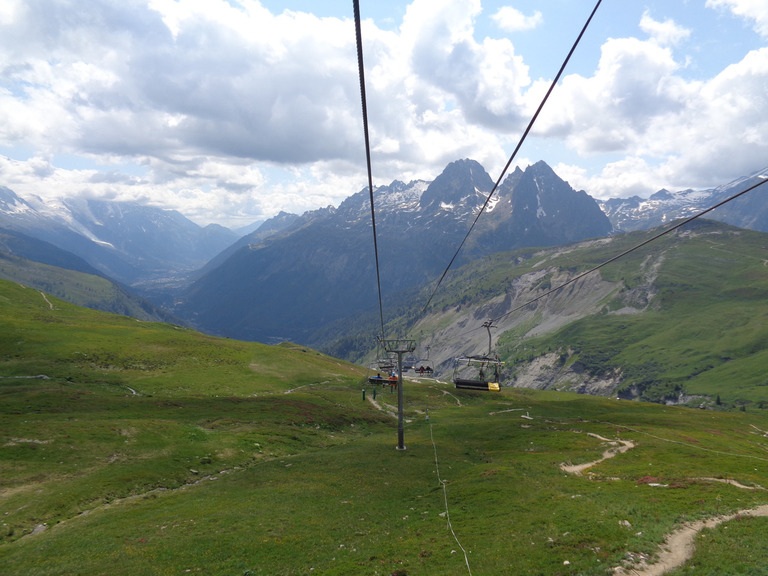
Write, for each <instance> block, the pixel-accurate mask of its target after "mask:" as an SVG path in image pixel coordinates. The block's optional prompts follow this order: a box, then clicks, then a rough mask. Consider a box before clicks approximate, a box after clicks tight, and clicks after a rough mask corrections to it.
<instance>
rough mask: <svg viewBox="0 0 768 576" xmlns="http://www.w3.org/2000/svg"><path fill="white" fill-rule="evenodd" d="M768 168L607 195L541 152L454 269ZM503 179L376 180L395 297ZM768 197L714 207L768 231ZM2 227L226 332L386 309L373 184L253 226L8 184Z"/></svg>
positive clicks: (563, 238)
mask: <svg viewBox="0 0 768 576" xmlns="http://www.w3.org/2000/svg"><path fill="white" fill-rule="evenodd" d="M766 173H768V170H766V171H762V172H758V173H755V174H753V175H750V176H747V177H745V178H742V179H739V180H737V181H734V182H732V183H730V184H728V185H725V186H721V187H718V188H713V189H711V190H704V191H693V190H683V191H680V192H674V193H673V192H669V191H666V190H661V191H659V192H657V193H656V194H654V195H653V196H651V197H650V198H648V199H646V200H644V199H640V198H638V197H634V198H629V199H612V200H607V201H601V202H598V201H596V200H595V199H593V198H592V197H590V196H589V195H588V194H587V193H586V192H585V191H577V190H574V189H573V188H572V187H571V186H570V185H569V184H568V183H567V182H565V181H563V180H562V179H561V178H560V177H558V176H557V174H555V172H554V171H553V170H552V169H551V168H550V167H549V166H548V165H547V164H546V163H544V162H537V163H536V164H534V165H532V166H529V167H528V168H527V169H525V170H521V169H519V168H518V169H516V170H515V171H514V172H512V173H511V174H509V175H508V176H507V177H506V179H505V180H504V181H503V182H502V183H501V184H500V186H499V187H498V190H497V191H496V193H495V195H494V197H493V198H492V200H491V201H490V202H489V203H488V206H487V209H486V212H485V214H483V216H482V217H481V218H479V219H478V220H477V225H476V226H475V228H474V230H473V231H472V234H471V235H469V236H468V237H467V240H466V243H465V244H464V245H463V248H462V249H461V251H460V252H459V253H458V257H457V258H456V261H455V263H454V267H459V266H461V265H464V264H466V263H469V262H472V261H473V260H474V259H477V258H481V257H484V256H487V255H489V254H493V253H496V252H503V251H510V250H515V249H518V248H523V247H531V246H539V247H546V246H558V245H562V244H567V243H572V242H577V241H580V240H585V239H589V238H598V237H605V236H608V235H610V234H616V233H621V232H628V231H632V230H638V229H645V228H649V227H652V226H656V225H659V224H663V223H665V222H668V221H670V220H672V219H675V218H680V217H684V216H688V215H691V214H693V213H696V212H698V211H700V210H702V209H704V208H707V207H709V206H711V205H713V204H715V203H717V202H718V201H720V200H721V199H722V198H725V197H728V196H729V195H731V194H733V193H734V191H737V190H739V189H743V188H744V187H745V186H748V185H749V184H750V183H753V182H755V181H757V180H758V179H759V178H760V177H761V175H764V174H766ZM492 188H493V180H492V179H491V178H490V176H489V175H488V173H487V172H486V171H485V169H484V168H483V167H482V166H481V165H480V164H479V163H477V162H476V161H473V160H469V159H465V160H459V161H456V162H452V163H450V164H449V165H448V166H447V167H446V168H445V169H444V170H443V172H442V173H441V174H440V175H438V176H437V177H436V178H435V179H434V180H433V181H431V182H429V181H423V180H416V181H411V182H408V183H405V182H401V181H397V180H396V181H393V182H392V183H391V184H389V185H387V186H379V187H376V188H375V189H374V207H375V211H376V225H377V230H376V232H377V242H378V248H379V261H378V262H379V271H378V274H379V277H380V279H381V291H382V295H383V297H384V299H385V302H389V303H392V302H395V301H397V299H398V298H402V297H403V294H405V293H406V291H411V290H414V289H417V288H418V287H420V286H424V285H428V284H429V283H434V282H435V281H436V279H437V278H438V277H439V276H440V274H441V273H442V272H443V271H444V269H445V267H446V265H447V264H448V262H450V261H451V259H452V258H453V256H454V254H455V253H456V250H457V248H458V247H459V245H461V243H462V241H463V240H464V238H465V236H466V235H467V232H468V231H469V229H470V226H471V225H472V223H473V221H474V220H475V217H476V216H477V214H478V211H479V210H480V208H481V206H482V205H483V204H484V203H485V201H486V198H487V196H488V194H489V192H490V191H491V189H492ZM761 200H762V196H761V194H760V193H759V192H756V193H753V194H751V195H747V196H744V197H742V198H740V199H738V200H736V201H734V202H733V203H730V204H728V205H726V206H724V207H722V208H720V209H718V210H717V211H715V212H713V213H712V214H710V215H709V216H711V217H713V218H718V219H722V220H723V221H726V222H728V223H730V224H733V225H736V226H741V227H747V228H753V229H756V230H768V212H766V210H767V209H766V208H765V206H764V204H766V203H764V202H762V201H761ZM0 231H4V232H5V237H6V238H10V237H11V236H13V237H14V238H15V239H16V240H15V243H14V245H13V247H12V248H9V246H10V244H9V242H7V241H6V243H5V246H4V247H0V252H1V251H3V250H4V251H5V252H6V253H8V252H9V250H10V253H12V254H13V255H15V256H17V257H23V258H27V259H29V260H33V261H39V262H44V263H46V264H51V265H55V266H61V267H64V268H73V269H78V270H84V271H85V270H86V268H87V270H88V272H89V273H95V274H97V275H101V276H103V277H107V278H111V279H114V280H115V281H116V282H117V283H118V284H121V285H125V286H127V287H128V288H129V289H130V290H131V291H133V292H135V293H137V294H139V295H140V296H143V297H145V298H147V299H149V300H150V301H151V302H153V303H154V304H155V305H159V306H162V307H163V308H164V309H165V311H166V312H167V313H169V314H173V315H175V317H176V318H177V319H179V322H188V323H190V324H192V325H193V326H195V327H197V328H199V329H200V330H202V331H205V332H208V333H212V334H217V335H224V336H230V337H234V338H240V339H247V340H258V341H263V342H277V341H282V340H292V341H296V342H300V343H309V344H311V345H316V346H319V347H321V348H322V346H323V344H324V343H325V342H327V341H328V339H329V335H328V333H327V330H328V327H329V326H336V327H337V326H344V325H345V323H346V324H349V323H355V322H357V321H359V319H360V318H361V317H362V316H364V315H371V314H373V315H374V316H375V315H376V307H377V306H376V303H377V291H378V288H377V285H376V278H377V271H376V260H375V258H374V252H373V235H372V227H371V207H370V200H369V193H368V190H367V188H365V189H362V190H360V191H359V192H357V193H356V194H353V195H352V196H350V197H349V198H347V199H346V200H344V201H343V202H342V203H341V204H340V205H339V206H338V207H337V208H336V207H332V206H329V207H326V208H321V209H318V210H313V211H309V212H306V213H304V214H302V215H295V214H287V213H280V214H279V215H278V216H276V217H274V218H272V219H270V220H268V221H266V222H264V223H263V224H262V225H261V226H259V227H258V228H257V229H256V230H255V231H254V232H251V233H249V234H247V235H245V236H242V237H239V236H238V234H237V233H236V232H233V231H231V230H228V229H226V228H223V227H221V226H216V225H211V226H207V227H200V226H198V225H197V224H195V223H193V222H191V221H189V220H188V219H186V218H185V217H184V216H182V215H181V214H180V213H178V212H176V211H172V210H163V209H160V208H156V207H150V206H142V205H139V204H136V203H128V202H110V201H105V200H96V199H77V200H74V199H65V200H60V201H56V202H53V203H52V202H44V201H43V200H41V199H40V198H36V197H35V198H26V199H22V198H21V197H19V196H18V195H16V194H15V193H14V192H13V191H12V190H10V189H8V188H2V187H0ZM19 238H24V239H25V240H24V242H23V243H22V242H20V241H19ZM36 242H43V243H46V244H35V243H36ZM52 246H55V247H56V250H54V249H52ZM409 293H410V292H409Z"/></svg>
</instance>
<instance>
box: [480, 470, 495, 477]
mask: <svg viewBox="0 0 768 576" xmlns="http://www.w3.org/2000/svg"><path fill="white" fill-rule="evenodd" d="M498 473H499V471H498V470H486V471H485V472H481V473H480V476H495V475H496V474H498Z"/></svg>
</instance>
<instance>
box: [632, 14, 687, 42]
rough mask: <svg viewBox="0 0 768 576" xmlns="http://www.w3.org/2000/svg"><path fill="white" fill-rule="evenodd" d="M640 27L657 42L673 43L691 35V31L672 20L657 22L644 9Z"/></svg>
mask: <svg viewBox="0 0 768 576" xmlns="http://www.w3.org/2000/svg"><path fill="white" fill-rule="evenodd" d="M640 29H641V30H642V31H643V32H645V33H646V34H648V35H649V36H650V37H651V38H653V39H654V40H656V41H657V42H658V43H659V44H670V45H675V44H678V43H680V42H681V41H682V40H685V39H686V38H688V37H689V36H690V35H691V31H690V30H688V29H687V28H683V27H682V26H678V25H677V24H675V22H674V21H673V20H665V21H664V22H658V21H656V20H654V19H653V18H651V15H650V14H649V13H648V11H647V10H646V11H645V12H644V13H643V17H642V19H641V20H640Z"/></svg>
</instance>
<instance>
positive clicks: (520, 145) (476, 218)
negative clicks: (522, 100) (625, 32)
mask: <svg viewBox="0 0 768 576" xmlns="http://www.w3.org/2000/svg"><path fill="white" fill-rule="evenodd" d="M601 3H602V0H597V3H596V4H595V7H594V8H593V9H592V13H591V14H590V15H589V18H587V21H586V22H585V23H584V26H583V28H582V29H581V32H580V33H579V35H578V37H577V38H576V41H575V42H574V43H573V46H571V49H570V51H569V52H568V55H567V56H566V57H565V60H563V63H562V65H561V66H560V70H558V72H557V75H555V78H554V79H553V80H552V83H551V84H550V85H549V89H548V90H547V93H546V94H545V95H544V98H542V100H541V102H540V103H539V107H538V108H537V109H536V112H535V113H534V114H533V116H532V117H531V120H530V122H529V123H528V126H527V127H526V129H525V131H524V132H523V135H522V136H521V137H520V140H519V141H518V143H517V146H515V149H514V151H513V152H512V155H511V156H510V157H509V160H507V164H506V165H505V166H504V169H503V170H502V171H501V174H500V175H499V177H498V179H497V180H496V183H495V184H494V185H493V188H492V189H491V192H490V193H489V194H488V197H487V198H486V199H485V203H484V204H483V206H482V207H481V208H480V211H479V212H478V213H477V216H475V220H474V221H473V222H472V225H471V226H470V227H469V230H468V231H467V234H466V235H465V236H464V239H463V240H462V241H461V243H460V244H459V247H458V248H457V249H456V253H455V254H454V255H453V258H451V261H450V262H448V266H446V267H445V270H444V271H443V274H442V275H441V276H440V279H439V280H438V281H437V285H436V286H435V289H434V290H433V291H432V294H431V295H430V297H429V299H428V300H427V303H426V304H425V305H424V309H423V310H422V311H421V313H422V314H424V313H425V312H426V311H427V308H429V305H430V304H431V303H432V299H433V298H434V297H435V293H436V292H437V290H438V289H439V288H440V285H441V284H442V283H443V280H444V279H445V276H446V274H448V271H449V270H450V269H451V266H453V263H454V261H455V260H456V258H457V257H458V256H459V253H460V252H461V249H462V248H463V247H464V244H465V243H466V242H467V239H468V238H469V235H470V234H472V231H473V230H474V228H475V224H477V221H478V220H479V218H480V216H481V215H482V214H483V213H484V212H485V209H486V208H487V207H488V204H489V203H490V201H491V198H493V195H494V194H495V193H496V189H497V188H498V187H499V185H500V184H501V181H502V179H503V178H504V175H505V174H506V173H507V171H508V170H509V167H510V165H511V164H512V161H513V160H514V159H515V157H516V156H517V153H518V152H519V150H520V148H521V147H522V145H523V142H525V139H526V138H527V137H528V134H529V133H530V131H531V129H532V128H533V125H534V123H535V122H536V120H537V118H538V117H539V114H540V113H541V111H542V109H543V108H544V105H545V104H546V103H547V100H548V99H549V96H550V94H552V91H553V90H554V89H555V86H556V85H557V83H558V81H559V80H560V77H561V76H562V75H563V72H564V71H565V67H566V66H567V65H568V62H569V61H570V59H571V56H573V53H574V52H575V51H576V47H577V46H578V45H579V42H581V39H582V37H583V36H584V33H585V32H586V31H587V27H588V26H589V24H590V22H592V18H593V17H594V15H595V13H596V12H597V9H598V8H599V7H600V4H601Z"/></svg>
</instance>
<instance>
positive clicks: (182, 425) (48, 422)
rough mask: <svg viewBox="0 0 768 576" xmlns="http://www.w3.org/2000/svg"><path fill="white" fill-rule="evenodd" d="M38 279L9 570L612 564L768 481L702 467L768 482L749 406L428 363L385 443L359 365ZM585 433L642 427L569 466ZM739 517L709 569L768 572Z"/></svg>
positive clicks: (14, 322)
mask: <svg viewBox="0 0 768 576" xmlns="http://www.w3.org/2000/svg"><path fill="white" fill-rule="evenodd" d="M49 300H50V302H52V303H53V304H54V309H53V310H51V309H50V307H49V306H48V304H47V303H46V301H45V300H44V299H43V298H42V296H41V295H40V293H39V292H37V291H34V290H29V289H24V288H21V287H19V286H17V285H13V284H7V283H0V327H1V328H2V330H0V334H2V335H3V336H2V338H3V340H2V344H0V346H1V347H0V350H2V352H0V376H2V378H0V470H2V474H0V519H1V521H2V526H1V527H0V528H1V531H0V566H3V570H2V571H3V573H7V574H39V575H53V574H126V575H127V574H131V575H136V574H140V575H142V574H179V573H187V571H189V573H201V574H232V575H236V576H240V575H244V574H264V575H268V574H269V575H272V574H310V573H316V574H382V575H389V574H393V573H399V574H408V575H416V574H424V575H427V574H429V575H435V574H460V573H463V572H464V571H465V570H466V564H465V559H464V553H463V551H462V548H461V547H463V548H464V549H465V550H466V551H467V559H468V563H469V565H470V566H471V570H472V572H473V573H476V574H521V575H524V574H531V575H533V574H553V575H554V574H560V575H566V574H567V575H576V574H584V575H602V574H608V573H610V572H609V570H610V568H611V567H613V566H617V565H619V564H620V563H621V562H622V561H624V560H628V559H631V558H638V557H640V555H641V554H646V555H652V554H653V553H654V552H655V550H656V549H657V546H658V544H659V543H660V542H661V541H662V540H663V537H664V535H665V534H666V533H668V532H669V531H670V530H672V528H673V527H675V526H676V525H678V523H679V522H681V521H684V520H687V519H695V518H700V517H708V516H712V515H716V514H719V513H725V512H732V511H735V510H741V509H746V508H750V507H752V506H754V505H757V504H763V503H766V502H768V492H766V491H765V490H761V489H758V490H745V489H739V488H736V487H734V486H731V485H726V484H724V483H722V482H715V481H712V480H705V478H720V479H725V478H729V479H736V480H738V481H739V482H741V483H742V484H745V485H749V486H757V485H763V486H768V473H767V471H768V440H766V438H765V432H763V431H765V430H768V418H766V417H764V416H763V415H761V414H760V413H754V414H752V413H741V412H731V413H726V412H711V411H707V412H703V411H699V410H689V409H684V408H675V407H667V406H660V405H655V404H644V403H639V402H623V401H615V400H607V399H600V398H591V397H585V396H576V395H572V394H567V393H552V392H534V391H527V390H522V391H515V390H510V389H505V390H504V391H502V392H501V393H499V394H494V395H488V394H482V393H473V392H460V391H456V390H454V389H453V388H452V387H450V386H449V385H446V384H441V383H438V382H433V381H423V382H420V383H415V382H414V383H407V384H406V386H407V388H406V390H405V393H406V406H405V408H406V418H407V421H406V428H405V438H406V441H405V443H406V446H407V450H406V451H404V452H399V451H397V450H395V449H394V446H395V444H396V436H397V434H396V421H395V420H394V419H393V418H392V417H391V416H390V415H389V414H387V413H386V411H393V410H394V409H395V406H396V395H394V394H391V393H390V392H389V391H388V390H387V391H382V390H378V392H379V393H378V394H377V398H376V404H374V403H373V402H371V400H372V391H371V390H370V388H369V387H368V386H366V387H367V388H368V390H367V398H366V400H365V401H363V399H362V394H361V390H360V389H361V387H362V386H364V385H363V384H361V377H362V376H364V375H365V373H364V371H362V370H361V369H360V368H358V367H355V366H351V365H349V364H345V363H342V362H339V361H337V360H334V359H332V358H328V357H326V356H323V355H320V354H317V353H316V352H313V351H311V350H308V349H305V348H301V347H296V346H291V345H285V346H278V347H268V346H262V345H258V344H249V343H242V342H235V341H231V340H223V339H214V338H208V337H205V336H202V335H199V334H196V333H194V332H190V331H187V330H181V329H178V328H177V327H173V326H166V325H156V324H147V323H139V322H136V321H135V320H131V319H127V318H122V317H116V316H111V315H105V314H99V313H95V312H92V311H89V310H82V309H77V308H76V307H73V306H72V307H70V306H68V305H65V304H64V303H62V302H60V301H56V300H54V299H52V298H50V297H49ZM9 334H12V335H13V336H12V337H9V336H8V335H9ZM39 374H42V375H45V376H46V377H47V379H43V378H26V377H24V376H36V375H39ZM131 390H133V391H135V392H136V394H134V393H133V392H132V391H131ZM378 407H381V408H382V409H383V410H379V409H378ZM427 415H429V418H428V419H427ZM523 416H525V417H523ZM590 433H591V434H597V435H599V436H601V437H604V438H608V439H616V438H620V439H623V440H632V441H633V442H634V443H635V447H634V448H633V449H631V450H629V451H628V452H626V453H625V454H622V455H619V456H617V457H615V458H613V459H610V460H606V461H604V462H602V463H601V464H599V465H597V466H595V467H593V468H591V469H589V471H588V473H587V474H586V475H585V476H583V477H580V476H573V475H569V474H566V473H564V472H563V471H562V470H561V469H560V464H561V463H565V462H569V463H584V462H590V461H593V460H596V459H598V458H600V457H601V455H602V453H603V451H604V450H605V449H606V448H607V447H608V444H607V443H606V442H605V441H603V440H600V439H599V438H597V437H595V436H590V435H589V434H590ZM438 472H439V479H438ZM653 484H659V486H654V485H653ZM444 490H445V492H444ZM446 501H447V503H448V509H447V512H448V514H446ZM448 517H450V520H451V523H452V526H453V528H454V531H455V533H456V536H457V537H458V539H459V542H460V544H461V547H460V546H459V543H457V541H456V540H455V539H454V537H453V535H452V533H451V531H450V530H449V529H448V526H447V519H448ZM627 523H628V525H627ZM43 524H47V529H46V530H44V531H42V532H41V533H38V534H34V535H33V534H30V533H31V532H32V531H33V530H34V529H35V527H40V526H42V525H43ZM738 526H739V528H738V531H735V533H736V534H737V535H738V537H739V538H740V542H741V544H740V545H741V546H742V547H746V548H745V549H744V550H743V553H742V555H741V560H740V561H741V565H740V566H741V569H742V571H741V572H733V571H732V566H731V564H732V563H731V562H730V560H729V558H728V557H727V555H726V554H725V553H723V554H722V555H714V556H712V555H711V554H709V555H702V556H697V557H696V558H695V559H694V562H696V563H699V564H700V562H705V563H706V564H705V566H706V569H707V570H709V572H705V573H718V574H736V573H741V574H743V573H749V570H753V573H759V572H758V570H760V569H762V563H761V562H762V560H758V559H757V558H758V556H754V555H757V554H758V553H759V551H760V550H761V548H760V546H762V544H761V536H760V535H761V534H762V533H763V532H764V530H765V528H766V523H765V520H764V519H757V518H756V519H749V522H744V523H740V524H739V525H738ZM40 529H41V528H38V531H39V530H40ZM729 536H730V534H729V533H728V531H727V530H724V529H719V531H718V533H717V536H706V537H709V538H712V539H713V540H716V541H717V542H718V543H719V544H718V545H719V546H720V549H722V550H725V549H727V547H728V542H729V541H728V538H729ZM732 543H733V542H732V541H731V544H732ZM702 554H704V553H702ZM750 554H753V556H754V557H755V558H756V559H754V560H750ZM566 562H568V563H567V564H566ZM745 567H746V568H745ZM729 570H731V571H729Z"/></svg>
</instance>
